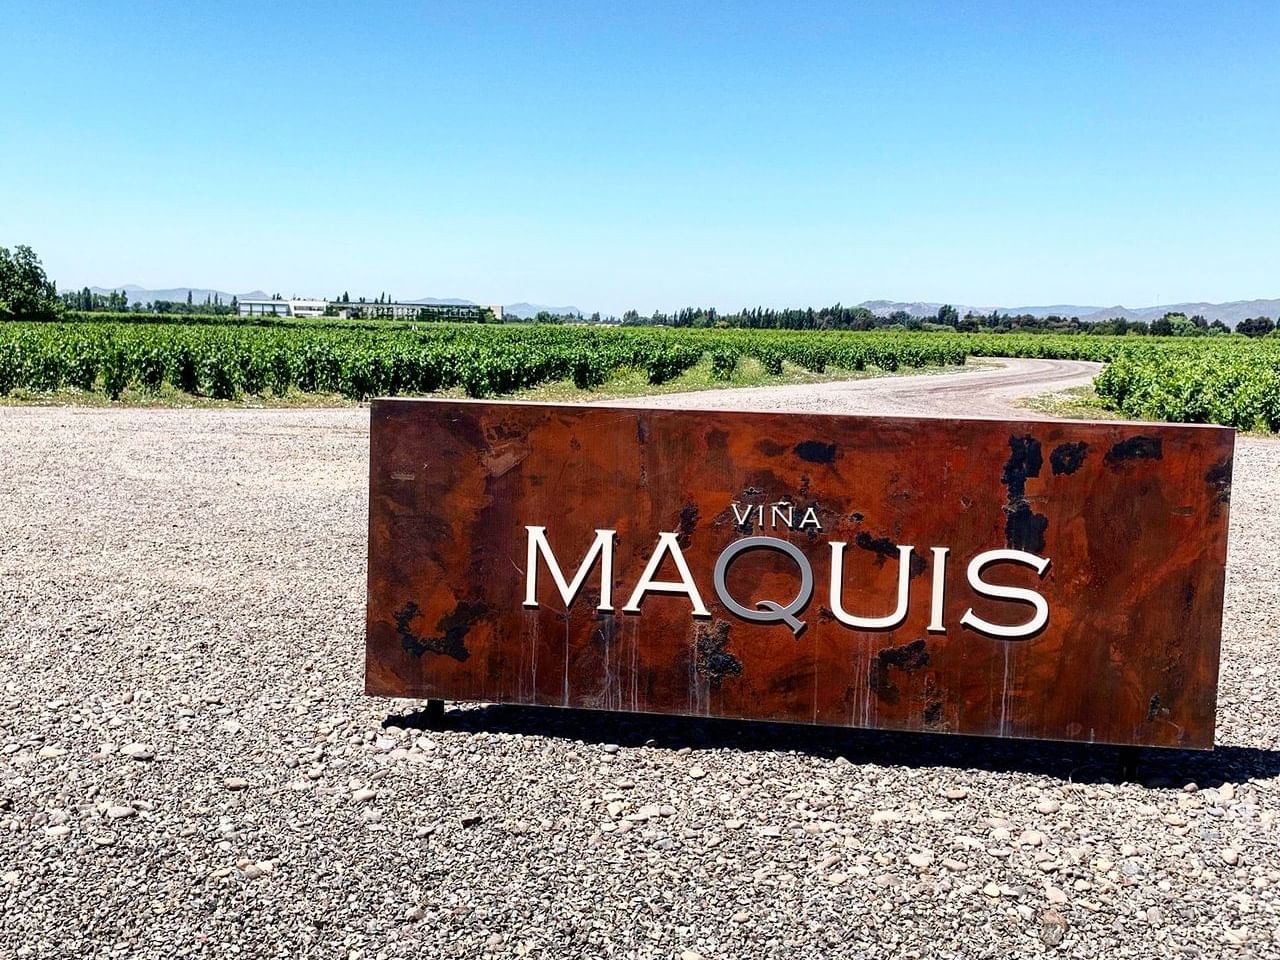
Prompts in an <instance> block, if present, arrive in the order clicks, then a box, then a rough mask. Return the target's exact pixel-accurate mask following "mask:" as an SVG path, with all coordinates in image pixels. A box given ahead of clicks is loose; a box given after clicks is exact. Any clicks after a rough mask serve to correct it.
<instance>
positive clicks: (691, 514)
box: [676, 503, 698, 547]
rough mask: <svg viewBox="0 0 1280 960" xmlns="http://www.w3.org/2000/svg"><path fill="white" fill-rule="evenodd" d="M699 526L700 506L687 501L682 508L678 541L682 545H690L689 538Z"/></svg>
mask: <svg viewBox="0 0 1280 960" xmlns="http://www.w3.org/2000/svg"><path fill="white" fill-rule="evenodd" d="M697 526H698V507H697V506H696V505H695V504H692V503H686V504H685V505H684V506H683V507H682V508H681V509H680V525H679V533H678V534H677V536H676V542H677V543H678V544H680V546H681V547H687V546H688V545H689V538H690V537H691V536H693V531H694V529H695V528H696V527H697Z"/></svg>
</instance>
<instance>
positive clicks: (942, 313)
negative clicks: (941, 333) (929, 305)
mask: <svg viewBox="0 0 1280 960" xmlns="http://www.w3.org/2000/svg"><path fill="white" fill-rule="evenodd" d="M959 322H960V311H959V310H957V309H956V308H955V307H953V306H952V305H951V304H949V303H944V304H943V305H942V306H940V307H939V308H938V323H945V324H946V325H947V326H949V327H954V326H955V325H956V324H957V323H959Z"/></svg>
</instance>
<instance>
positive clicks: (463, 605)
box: [395, 600, 487, 663]
mask: <svg viewBox="0 0 1280 960" xmlns="http://www.w3.org/2000/svg"><path fill="white" fill-rule="evenodd" d="M486 611H487V608H486V607H485V605H484V604H483V603H470V602H468V601H466V600H463V601H462V602H460V603H459V604H458V605H457V606H456V607H454V608H453V610H452V611H451V612H450V613H446V614H445V615H444V616H443V617H441V618H440V619H439V620H438V621H437V622H436V630H437V631H438V632H439V634H440V635H439V636H436V637H427V638H426V639H423V638H422V637H419V636H418V635H417V634H415V633H414V632H413V629H412V627H411V626H410V624H411V623H412V622H413V620H414V618H415V617H417V616H418V613H419V610H418V605H417V604H416V603H414V602H413V601H412V600H410V601H409V602H408V603H406V604H405V605H404V606H403V607H401V608H400V609H399V610H397V611H396V613H395V621H396V633H398V634H399V635H400V642H401V645H402V646H403V647H404V650H405V653H408V654H410V655H411V656H414V657H421V656H422V655H423V654H424V653H442V654H444V655H445V656H446V657H452V658H453V659H454V660H457V661H458V662H459V663H463V662H465V661H466V659H467V658H468V657H469V656H471V654H470V652H469V651H468V650H467V648H466V645H465V644H464V643H463V640H464V639H465V638H466V636H467V633H468V631H470V630H471V628H472V627H473V626H474V625H475V622H476V621H477V620H479V619H480V618H481V617H482V616H484V614H485V613H486Z"/></svg>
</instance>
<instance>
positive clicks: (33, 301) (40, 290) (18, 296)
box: [0, 245, 62, 320]
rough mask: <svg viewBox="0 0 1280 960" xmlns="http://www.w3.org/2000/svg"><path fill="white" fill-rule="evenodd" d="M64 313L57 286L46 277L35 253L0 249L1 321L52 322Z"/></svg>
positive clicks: (24, 249)
mask: <svg viewBox="0 0 1280 960" xmlns="http://www.w3.org/2000/svg"><path fill="white" fill-rule="evenodd" d="M61 312H62V302H61V301H60V300H59V299H58V285H57V284H55V283H54V282H53V281H52V280H50V279H49V278H48V277H47V276H46V275H45V272H44V267H43V266H42V265H41V264H40V258H39V257H37V256H36V254H35V251H34V250H32V249H31V248H30V247H27V246H21V245H19V246H17V247H14V248H13V250H12V252H10V251H9V250H8V249H7V248H5V247H0V319H3V320H10V319H12V320H52V319H53V318H54V317H56V316H58V314H60V313H61Z"/></svg>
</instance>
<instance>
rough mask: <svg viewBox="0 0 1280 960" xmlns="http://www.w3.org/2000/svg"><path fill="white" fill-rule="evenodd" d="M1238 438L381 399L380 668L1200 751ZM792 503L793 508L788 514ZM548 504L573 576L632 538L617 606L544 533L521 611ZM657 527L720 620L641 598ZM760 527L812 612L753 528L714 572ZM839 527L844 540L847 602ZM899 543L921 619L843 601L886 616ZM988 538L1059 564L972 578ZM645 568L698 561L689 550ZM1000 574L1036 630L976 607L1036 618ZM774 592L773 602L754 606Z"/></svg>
mask: <svg viewBox="0 0 1280 960" xmlns="http://www.w3.org/2000/svg"><path fill="white" fill-rule="evenodd" d="M1233 444H1234V434H1233V432H1232V431H1231V430H1228V429H1222V428H1216V427H1184V426H1165V425H1154V424H1132V423H1073V422H1038V421H1012V422H1007V421H994V420H933V419H908V418H890V417H848V416H832V415H819V414H814V415H810V414H767V413H715V412H706V411H696V412H694V411H671V410H649V409H646V410H627V409H617V408H600V407H576V406H549V405H531V404H508V403H478V402H465V401H457V402H455V401H399V400H394V401H392V400H384V401H378V402H375V403H374V405H373V410H372V434H371V467H370V504H369V608H368V633H367V648H366V654H367V662H366V691H367V692H368V693H370V694H377V695H388V696H412V697H428V698H446V699H453V700H483V701H490V702H501V703H518V704H542V705H547V706H574V707H586V708H593V709H603V710H626V711H645V712H654V713H672V714H690V715H710V716H724V717H746V718H755V719H768V720H783V721H797V722H803V723H815V724H833V725H841V726H854V727H876V728H884V729H896V730H920V731H931V732H939V733H941V732H949V733H965V734H982V735H991V736H1003V737H1035V738H1049V739H1061V740H1079V741H1096V742H1100V743H1118V744H1146V745H1155V746H1167V747H1175V746H1176V747H1192V748H1209V747H1211V746H1212V745H1213V729H1214V708H1215V699H1216V692H1217V676H1218V644H1219V636H1220V629H1221V617H1222V595H1223V585H1224V567H1225V560H1226V544H1227V513H1228V502H1229V499H1230V487H1231V458H1232V448H1233ZM779 503H784V504H787V503H789V504H790V505H791V515H792V525H791V528H788V527H786V526H785V525H784V524H783V521H781V520H780V521H779V523H780V524H782V525H780V526H779V527H778V528H775V527H774V526H773V525H771V523H770V522H769V521H770V520H772V519H775V516H774V515H773V512H772V510H771V509H770V507H771V506H772V505H775V504H779ZM760 505H765V506H766V510H765V513H764V517H763V519H764V521H765V522H764V523H761V522H759V521H760V519H761V515H760V513H759V511H758V510H757V507H758V506H760ZM810 507H812V508H813V509H812V513H810V512H809V509H808V508H810ZM784 512H785V511H784ZM744 513H749V515H746V516H744ZM806 517H808V518H809V520H808V522H807V523H804V522H802V521H803V520H804V518H806ZM815 521H816V523H817V525H818V526H817V527H815ZM529 527H537V528H545V529H546V533H545V537H546V542H547V545H548V547H549V548H550V549H551V550H552V551H553V554H554V558H555V559H556V561H557V562H558V564H559V566H560V567H561V568H562V570H563V575H564V578H565V580H566V581H572V579H573V578H574V575H575V573H576V572H577V571H578V568H579V566H580V565H581V564H582V563H583V559H584V557H586V556H587V555H588V551H589V548H591V547H592V545H593V543H594V542H595V540H596V538H597V533H596V531H599V530H612V531H615V533H614V535H613V536H612V537H606V538H605V539H606V540H611V541H612V550H613V554H612V561H613V570H612V576H611V578H610V579H611V584H612V591H611V592H612V597H611V606H612V610H611V611H603V612H602V611H601V610H599V609H598V607H599V606H600V605H601V603H602V601H601V592H602V591H601V586H602V582H601V564H600V562H599V561H600V559H601V558H600V556H597V557H596V558H595V562H593V564H592V566H591V568H590V569H589V571H588V572H587V573H586V574H585V577H584V580H583V584H582V586H581V588H580V589H579V590H578V592H577V593H576V595H575V596H573V600H572V602H571V603H569V604H567V605H566V603H565V602H564V600H563V598H562V596H561V593H560V590H559V589H558V587H557V585H556V583H555V582H554V580H553V579H552V576H551V575H550V573H549V567H548V565H547V562H546V559H545V557H543V556H542V555H541V554H538V555H537V556H538V562H537V564H536V565H535V567H536V570H537V575H536V576H537V579H536V596H535V600H536V602H537V606H536V607H530V606H526V605H525V602H526V599H527V598H526V594H525V591H526V577H527V573H528V570H527V567H528V564H527V558H528V556H529V539H530V536H531V534H530V533H529V531H528V528H529ZM661 532H671V533H673V534H674V535H675V536H674V538H672V539H673V540H674V541H675V544H677V545H678V547H679V551H678V552H679V554H680V555H681V556H683V557H684V558H685V559H686V561H687V564H688V568H689V573H690V576H691V577H692V580H693V582H694V584H695V585H696V589H697V592H698V594H699V595H700V598H701V599H702V601H703V602H704V603H705V605H706V608H707V611H708V613H709V616H694V615H692V609H693V606H694V600H693V599H692V598H691V596H689V595H688V594H687V593H660V592H649V593H648V594H646V595H645V596H643V598H641V600H640V602H639V604H638V606H639V609H640V612H638V613H635V612H624V610H623V607H624V605H625V604H627V602H628V599H629V598H631V594H632V592H633V590H634V589H635V587H636V585H637V583H638V581H640V580H641V579H642V574H643V573H644V571H645V568H646V565H647V564H648V563H649V560H650V557H651V556H652V554H653V553H654V551H655V547H657V546H658V543H659V536H658V535H659V533H661ZM746 536H766V537H774V538H777V539H778V540H782V541H785V542H786V543H789V544H794V545H795V547H797V548H798V549H799V552H800V553H801V554H802V555H803V559H804V560H805V561H807V564H808V566H809V567H810V569H811V571H812V575H813V584H814V587H813V593H812V597H811V599H809V600H808V602H807V604H806V605H805V606H804V607H803V609H798V610H796V611H795V612H794V616H795V618H796V619H797V620H798V621H803V622H804V624H805V628H804V629H803V631H802V632H800V633H799V634H798V635H797V634H795V633H794V632H793V628H792V627H791V626H788V625H787V623H785V622H781V621H780V619H779V617H780V616H781V615H780V614H779V613H778V612H777V605H781V606H783V607H785V606H787V605H788V604H790V603H791V601H792V599H793V598H794V597H795V596H796V594H797V591H798V590H799V589H800V587H801V579H802V571H801V566H800V564H799V562H798V561H797V560H796V558H795V557H794V556H791V555H788V554H787V553H784V552H783V551H782V550H781V549H756V550H748V551H745V552H743V553H741V554H739V555H738V556H737V557H734V558H732V561H731V562H730V563H729V565H728V571H727V573H726V575H725V577H724V582H723V588H724V595H723V596H722V594H721V593H720V592H719V591H718V590H717V589H716V586H715V582H714V581H715V577H714V569H715V567H716V562H717V558H719V557H720V556H721V554H722V553H723V551H724V550H725V548H726V547H728V546H730V545H731V544H733V543H734V542H735V541H737V540H740V539H742V538H744V537H746ZM832 542H839V543H846V544H847V545H848V546H847V547H846V548H844V551H843V571H842V574H843V576H842V580H843V584H842V590H841V591H840V592H839V593H838V594H837V596H836V597H835V599H833V596H832V584H831V568H832V565H833V560H834V556H833V553H834V551H833V548H832V546H831V543H832ZM903 545H910V546H913V547H914V552H913V554H912V555H911V557H910V560H909V562H908V570H909V577H908V584H909V592H908V595H907V596H908V601H907V607H906V613H905V618H904V619H903V620H902V622H901V623H900V624H899V625H896V626H893V627H891V628H887V629H861V628H855V627H851V626H848V625H846V623H845V622H842V621H841V620H840V619H839V617H838V616H837V614H836V613H835V612H834V609H835V608H836V607H841V608H842V610H843V612H844V615H845V616H846V617H848V616H850V615H861V616H866V617H872V616H885V617H887V616H888V615H890V614H891V613H892V612H893V611H894V608H895V600H896V597H897V590H898V570H899V562H900V561H899V557H900V551H899V547H901V546H903ZM942 547H945V548H947V550H948V553H947V555H946V557H945V559H944V560H941V561H940V554H939V552H938V551H937V550H934V549H932V548H942ZM990 550H1018V551H1021V552H1022V553H1020V554H1019V556H1027V555H1030V556H1033V557H1039V558H1045V559H1047V560H1048V561H1049V564H1048V566H1047V568H1046V569H1045V570H1044V573H1043V575H1042V576H1040V575H1038V574H1037V571H1036V569H1034V568H1033V566H1031V565H1030V564H1029V563H1018V562H995V563H993V564H992V565H990V566H988V567H987V568H986V572H985V573H982V572H980V573H979V578H978V580H979V582H978V583H975V581H973V580H972V579H969V578H968V576H967V573H968V567H969V564H970V561H971V560H972V559H973V558H974V557H975V556H977V555H979V554H982V553H983V552H985V551H990ZM935 566H937V567H940V568H941V570H942V574H943V575H942V577H941V578H940V582H941V584H942V591H943V592H942V597H941V600H942V602H941V604H940V605H938V610H936V611H935V610H934V606H935V604H934V602H933V597H934V585H935V578H936V577H937V573H938V571H937V570H936V569H935ZM655 578H656V579H658V580H665V581H668V582H670V581H678V580H679V579H680V576H679V573H678V569H677V565H676V563H675V557H674V555H673V552H668V553H667V554H666V555H665V557H664V559H663V562H662V564H661V568H660V570H658V571H657V572H656V574H655ZM981 581H985V582H987V583H990V584H997V585H1003V586H1013V587H1021V588H1024V589H1027V590H1031V591H1034V593H1036V594H1038V595H1039V596H1041V597H1043V598H1044V600H1045V601H1046V604H1047V612H1048V621H1047V623H1046V624H1045V625H1044V626H1043V627H1042V628H1041V629H1038V630H1037V631H1035V632H1034V635H1031V636H1022V637H1018V638H1014V639H1010V638H1006V637H1000V636H994V635H992V634H991V632H990V631H984V630H982V629H976V628H975V627H973V626H972V625H971V624H972V623H973V622H975V621H972V620H970V621H968V622H966V623H962V622H961V621H962V619H965V617H966V613H970V614H971V615H972V616H976V617H978V618H980V620H985V621H986V623H988V624H997V625H1003V626H1004V627H1005V628H1008V629H1013V630H1015V631H1016V630H1017V629H1019V626H1020V625H1021V624H1024V623H1026V622H1027V621H1029V620H1032V619H1034V615H1035V613H1036V609H1035V607H1034V604H1033V602H1028V601H1027V600H1026V599H1025V598H1024V599H1023V600H1009V599H999V598H996V597H993V596H991V595H989V594H990V591H985V592H986V593H987V594H988V595H985V596H984V595H983V592H984V591H981V590H980V589H979V586H980V582H981ZM725 596H727V597H728V598H730V599H731V600H732V601H733V603H732V604H731V603H727V602H725V599H724V597H725ZM760 601H773V602H774V604H775V606H774V607H772V608H770V607H760V606H758V604H759V602H760ZM734 604H737V611H736V612H735V609H734ZM609 605H610V604H608V603H606V604H605V606H609ZM757 610H758V611H761V612H762V613H763V614H764V615H765V616H766V617H767V618H770V619H771V621H772V622H754V621H752V620H749V619H747V618H745V617H744V616H743V615H742V614H743V612H744V611H746V612H750V611H757ZM930 627H933V628H934V629H932V630H931V629H930Z"/></svg>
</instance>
